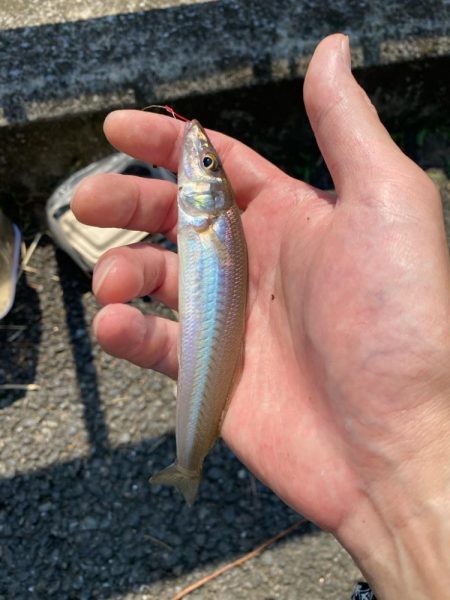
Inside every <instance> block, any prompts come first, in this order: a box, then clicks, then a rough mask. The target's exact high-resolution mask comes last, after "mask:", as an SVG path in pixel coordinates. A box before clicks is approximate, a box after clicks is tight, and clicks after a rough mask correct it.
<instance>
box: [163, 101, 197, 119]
mask: <svg viewBox="0 0 450 600" xmlns="http://www.w3.org/2000/svg"><path fill="white" fill-rule="evenodd" d="M164 108H165V109H166V110H167V112H168V113H170V114H171V115H172V117H174V118H175V119H181V120H182V121H190V120H191V119H186V117H183V116H182V115H179V114H178V113H176V112H175V111H174V110H173V108H172V107H171V106H169V105H167V104H164Z"/></svg>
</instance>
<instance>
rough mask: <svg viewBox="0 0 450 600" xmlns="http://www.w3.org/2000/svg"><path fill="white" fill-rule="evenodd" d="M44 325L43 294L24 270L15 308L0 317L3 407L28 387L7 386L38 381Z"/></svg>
mask: <svg viewBox="0 0 450 600" xmlns="http://www.w3.org/2000/svg"><path fill="white" fill-rule="evenodd" d="M41 329H42V327H41V308H40V304H39V296H38V294H37V292H36V290H35V289H34V288H33V287H31V286H30V285H29V284H28V282H27V278H26V274H25V273H24V274H22V276H21V277H20V279H19V281H18V283H17V289H16V298H15V302H14V306H13V308H12V309H11V312H10V313H9V314H8V315H7V316H6V317H5V318H4V319H2V320H1V321H0V348H1V361H0V409H2V408H4V407H5V406H9V405H10V404H12V403H13V402H15V401H16V400H18V399H20V398H23V396H24V395H25V394H26V389H24V388H22V389H7V388H5V386H16V385H19V386H27V385H29V384H33V383H34V381H35V379H36V365H37V360H38V354H39V343H40V340H41V334H42V332H41ZM2 386H3V387H2Z"/></svg>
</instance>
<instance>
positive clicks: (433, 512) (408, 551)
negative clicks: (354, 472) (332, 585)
mask: <svg viewBox="0 0 450 600" xmlns="http://www.w3.org/2000/svg"><path fill="white" fill-rule="evenodd" d="M418 446H419V445H418ZM444 448H446V440H443V439H442V438H441V446H440V448H439V450H438V451H437V452H436V453H431V454H430V453H427V460H423V459H421V458H420V455H421V449H420V448H419V447H418V448H417V452H416V454H417V456H416V457H414V458H413V459H411V460H410V461H404V462H401V463H399V464H400V466H398V467H397V468H396V469H395V470H393V472H392V475H391V476H390V477H388V478H386V479H380V480H378V481H376V482H370V483H368V484H367V485H365V486H364V489H362V490H361V494H360V499H359V501H358V502H357V503H356V506H352V507H351V509H350V510H349V512H348V514H347V516H346V517H345V518H344V519H343V520H342V521H341V523H340V525H339V527H338V530H337V531H336V537H337V538H338V539H339V541H340V542H341V543H342V544H343V545H344V547H345V548H346V549H347V550H348V551H349V552H350V554H351V555H352V556H353V558H354V560H355V562H356V563H357V565H358V566H359V568H360V569H361V571H362V572H363V574H364V576H365V577H366V578H367V581H368V582H369V583H370V585H371V587H372V589H373V590H374V592H375V594H376V597H377V600H391V599H394V598H395V599H398V598H412V599H414V600H422V599H423V600H425V599H426V600H434V599H438V598H439V599H440V598H446V597H449V596H450V452H447V451H445V450H444Z"/></svg>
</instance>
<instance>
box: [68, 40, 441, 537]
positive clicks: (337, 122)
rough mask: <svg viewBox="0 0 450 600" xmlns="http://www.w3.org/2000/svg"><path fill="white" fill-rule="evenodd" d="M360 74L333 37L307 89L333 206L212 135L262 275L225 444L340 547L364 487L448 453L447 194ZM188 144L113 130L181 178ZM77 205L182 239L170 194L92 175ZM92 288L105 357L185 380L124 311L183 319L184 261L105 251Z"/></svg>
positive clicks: (169, 133) (137, 118) (84, 213)
mask: <svg viewBox="0 0 450 600" xmlns="http://www.w3.org/2000/svg"><path fill="white" fill-rule="evenodd" d="M347 61H348V49H347V48H346V40H345V38H344V37H343V36H340V35H336V36H331V37H329V38H327V39H326V40H324V41H323V42H322V43H321V44H320V45H319V47H318V49H317V50H316V53H315V55H314V57H313V59H312V61H311V65H310V68H309V71H308V75H307V78H306V81H305V102H306V107H307V110H308V114H309V117H310V120H311V124H312V126H313V129H314V131H315V134H316V137H317V140H318V143H319V146H320V148H321V150H322V153H323V155H324V158H325V160H326V162H327V164H328V166H329V168H330V171H331V174H332V176H333V180H334V182H335V186H336V192H337V197H336V199H335V198H334V196H332V195H329V194H326V193H324V192H320V191H318V190H315V189H314V188H312V187H310V186H308V185H306V184H305V183H303V182H300V181H296V180H294V179H292V178H290V177H288V176H287V175H285V174H284V173H282V172H281V171H279V170H278V169H277V168H276V167H274V166H273V165H271V164H270V163H268V162H267V161H265V160H264V159H263V158H261V157H260V156H258V155H256V154H255V153H254V152H252V151H251V150H250V149H248V148H247V147H245V146H243V145H242V144H240V143H239V142H236V141H235V140H232V139H230V138H228V137H226V136H223V135H220V134H217V133H214V132H211V139H212V142H213V143H214V145H215V147H216V149H217V150H218V152H219V154H220V155H221V157H222V160H223V163H224V166H225V169H226V171H227V173H228V175H229V178H230V180H231V183H232V186H233V188H234V189H235V192H236V196H237V200H238V203H239V204H240V206H241V207H242V208H243V209H244V211H245V212H244V213H243V224H244V228H245V235H246V239H247V244H248V249H249V273H250V275H249V277H250V279H249V305H248V314H247V328H246V344H245V360H244V370H243V374H242V378H241V380H240V382H239V385H238V387H237V389H236V392H235V394H234V396H233V398H232V402H231V403H230V407H229V410H228V413H227V416H226V419H225V421H224V424H223V429H222V434H223V437H224V438H225V440H226V441H227V443H229V445H230V446H231V447H232V448H233V450H234V451H235V452H236V453H237V454H238V455H239V457H240V458H241V459H242V460H243V461H244V462H245V463H246V464H247V465H248V466H249V467H250V468H251V469H252V470H253V471H254V472H255V473H256V475H257V476H259V477H260V478H261V479H262V480H264V481H265V482H266V483H267V484H268V485H269V486H270V487H272V488H273V489H274V490H275V491H276V492H277V493H278V494H279V495H280V496H281V497H282V498H283V499H284V500H286V502H288V503H289V504H290V505H291V506H293V507H294V508H296V509H297V510H298V511H299V512H301V513H302V514H304V515H306V516H308V517H309V518H311V519H312V520H314V521H315V522H316V523H318V524H319V525H321V526H322V527H325V528H328V529H330V530H332V531H334V532H335V533H337V534H338V535H339V534H340V533H341V531H342V533H341V536H342V537H344V538H345V535H346V533H345V531H343V530H344V529H345V523H346V522H347V521H349V520H350V519H351V518H352V515H353V514H354V513H355V511H357V510H358V507H359V506H360V505H362V504H363V502H364V501H365V500H364V497H365V495H366V493H367V489H368V488H370V487H371V486H376V485H378V484H380V485H382V483H383V481H384V480H387V479H389V478H390V477H391V476H392V471H393V469H394V467H393V465H398V463H399V462H400V463H401V462H402V461H405V462H407V461H409V460H412V457H413V456H414V451H415V449H416V447H417V444H418V443H420V444H421V445H423V446H424V447H428V446H432V445H433V444H434V443H435V439H436V431H437V429H439V419H438V418H437V417H436V414H439V415H442V414H443V413H445V411H447V410H448V409H447V408H446V404H445V403H444V402H443V396H444V390H446V389H447V390H448V388H449V386H450V381H449V376H448V374H447V365H448V361H449V359H450V356H449V305H450V287H449V272H450V268H449V260H448V252H447V246H446V243H445V233H444V229H443V221H442V215H441V207H440V201H439V197H438V194H437V193H436V191H435V189H434V187H433V185H432V183H431V182H430V181H429V180H428V178H427V176H426V175H425V174H424V173H423V172H422V171H421V170H420V169H419V168H418V167H417V166H415V165H414V164H413V163H412V162H411V161H409V159H407V158H406V157H405V156H404V155H403V154H402V153H401V152H400V150H399V149H398V148H397V147H396V146H395V145H394V143H393V142H392V140H391V139H390V137H389V136H388V134H387V132H386V131H385V129H384V128H383V126H382V125H381V123H380V122H379V120H378V117H377V115H376V112H375V111H374V109H373V107H372V106H371V105H370V103H369V102H368V100H367V97H366V96H365V94H364V92H363V91H362V90H361V88H360V87H359V86H358V85H357V84H356V82H355V80H354V79H353V77H352V75H351V72H350V69H349V68H348V64H347ZM182 130H183V125H182V124H181V123H179V122H177V121H175V120H173V119H170V118H168V117H163V116H160V115H154V114H147V113H142V112H139V111H120V112H117V113H113V114H111V115H110V116H109V117H108V119H107V121H106V124H105V131H106V134H107V136H108V138H109V139H110V141H111V142H112V143H113V144H114V145H115V146H117V147H118V148H120V149H121V150H123V151H125V152H127V153H129V154H131V155H134V156H136V157H138V158H141V159H144V160H147V161H148V162H153V163H157V164H160V165H162V166H166V167H168V168H170V169H172V170H176V167H177V160H178V156H179V147H180V143H181V136H182ZM72 207H73V210H74V212H75V214H76V215H77V216H78V217H79V218H80V220H83V221H85V222H87V223H90V224H93V225H98V226H120V227H129V228H131V229H142V230H145V231H151V232H156V231H160V232H163V233H165V234H166V235H168V236H169V237H171V238H172V239H175V235H176V188H175V186H173V185H171V184H169V183H167V182H156V181H151V180H142V179H139V178H133V177H129V176H127V177H122V176H119V175H107V176H97V177H95V178H92V179H89V180H86V181H85V182H84V183H83V184H82V185H81V186H80V188H79V190H78V191H77V193H76V196H75V198H74V201H73V204H72ZM94 290H95V292H96V295H97V297H98V299H99V300H100V302H102V303H103V304H108V306H106V307H105V308H103V309H102V310H101V311H100V313H99V315H98V316H97V318H96V322H95V332H96V335H97V337H98V339H99V341H100V343H101V344H102V346H103V347H104V348H105V349H106V350H107V351H108V352H110V353H112V354H115V355H116V356H120V357H123V358H126V359H128V360H131V361H132V362H135V363H136V364H139V365H141V366H145V367H149V368H154V369H157V370H160V371H162V372H164V373H166V374H168V375H170V376H172V377H176V373H177V356H176V346H177V342H176V340H177V334H178V325H177V324H176V323H173V322H171V321H167V320H164V319H162V318H160V317H155V316H151V317H148V316H147V317H144V316H143V315H141V314H140V313H139V312H138V311H137V310H136V309H134V308H132V307H130V306H127V305H125V304H120V303H123V302H126V301H128V300H130V299H131V298H133V297H136V296H139V295H143V294H146V293H151V294H152V295H154V296H155V297H156V298H158V299H159V300H161V301H163V302H165V303H166V304H167V305H169V306H171V307H173V308H176V302H177V257H176V255H174V254H172V253H169V252H166V251H164V250H161V249H159V248H155V247H151V246H150V247H149V246H148V245H141V244H138V245H135V246H133V247H128V248H122V249H117V250H114V251H110V252H109V253H107V255H106V256H105V257H103V258H102V260H101V261H100V263H99V265H98V267H97V268H96V271H95V274H94ZM430 404H433V406H434V405H435V406H436V411H434V412H433V411H430V410H429V407H430ZM430 415H431V416H430ZM405 432H406V435H405ZM418 440H419V441H418ZM380 482H381V483H380ZM350 513H351V514H350Z"/></svg>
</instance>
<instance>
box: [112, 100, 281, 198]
mask: <svg viewBox="0 0 450 600" xmlns="http://www.w3.org/2000/svg"><path fill="white" fill-rule="evenodd" d="M104 130H105V135H106V137H107V138H108V140H109V141H110V142H111V144H112V145H113V146H115V147H116V148H118V149H119V150H121V151H122V152H125V153H126V154H130V155H131V156H134V157H136V158H138V159H140V160H144V161H146V162H149V163H152V164H157V165H159V166H162V167H165V168H166V169H169V170H170V171H176V170H177V168H178V158H179V156H180V150H181V144H182V141H183V132H184V123H183V122H181V121H178V120H177V119H174V118H172V117H166V116H164V115H159V114H156V113H149V112H143V111H140V110H118V111H114V112H112V113H110V114H109V115H108V116H107V117H106V119H105V124H104ZM207 132H208V135H209V136H210V138H211V141H212V143H213V145H214V147H215V148H216V150H217V152H218V154H219V155H220V158H221V160H222V163H223V165H224V167H225V170H226V172H227V175H228V177H229V179H230V183H231V186H232V188H233V189H234V191H235V193H236V197H237V201H238V203H239V205H240V206H241V207H243V208H245V207H246V206H247V204H248V203H249V202H250V201H251V200H253V198H255V197H256V196H257V195H258V194H259V192H260V191H261V190H262V189H263V188H264V187H265V185H266V184H267V183H268V182H269V181H271V180H272V179H273V178H274V177H275V176H277V175H279V176H283V175H284V174H283V172H282V171H281V170H280V169H278V168H277V167H275V165H273V164H272V163H270V162H269V161H268V160H266V159H265V158H263V157H262V156H261V155H259V154H258V153H257V152H255V151H254V150H251V149H250V148H249V147H248V146H246V145H245V144H242V143H241V142H238V141H237V140H235V139H233V138H231V137H229V136H227V135H224V134H222V133H218V132H216V131H211V130H207Z"/></svg>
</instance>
